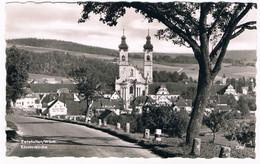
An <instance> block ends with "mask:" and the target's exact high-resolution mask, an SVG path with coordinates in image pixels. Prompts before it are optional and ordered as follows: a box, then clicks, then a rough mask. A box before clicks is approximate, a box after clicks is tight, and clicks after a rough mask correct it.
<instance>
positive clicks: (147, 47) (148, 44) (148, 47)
mask: <svg viewBox="0 0 260 164" xmlns="http://www.w3.org/2000/svg"><path fill="white" fill-rule="evenodd" d="M145 50H149V51H153V45H152V44H151V37H150V36H149V34H148V36H147V37H146V43H145V45H144V51H145Z"/></svg>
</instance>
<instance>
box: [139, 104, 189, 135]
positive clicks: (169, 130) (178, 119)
mask: <svg viewBox="0 0 260 164" xmlns="http://www.w3.org/2000/svg"><path fill="white" fill-rule="evenodd" d="M188 118H189V114H188V113H187V112H186V111H185V110H180V111H174V110H173V109H172V107H155V106H151V107H149V108H148V109H146V110H144V112H143V116H142V120H143V126H144V127H145V128H147V129H150V130H151V132H152V133H154V132H155V129H162V131H163V133H165V134H168V135H170V136H176V137H182V136H183V135H184V133H185V131H186V130H187V126H188Z"/></svg>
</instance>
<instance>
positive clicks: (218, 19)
mask: <svg viewBox="0 0 260 164" xmlns="http://www.w3.org/2000/svg"><path fill="white" fill-rule="evenodd" d="M226 6H227V4H226V5H224V6H223V7H222V8H221V10H220V11H219V13H218V15H217V19H216V20H215V21H214V23H213V24H212V25H211V27H210V28H209V29H208V38H209V36H210V35H211V34H212V32H213V29H214V28H215V27H216V25H217V23H219V21H220V16H221V14H222V12H223V11H224V9H225V7H226Z"/></svg>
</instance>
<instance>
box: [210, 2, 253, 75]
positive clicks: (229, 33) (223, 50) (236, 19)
mask: <svg viewBox="0 0 260 164" xmlns="http://www.w3.org/2000/svg"><path fill="white" fill-rule="evenodd" d="M241 6H242V4H239V5H238V7H237V9H236V11H235V12H234V14H233V16H232V17H231V20H230V22H229V26H228V27H229V28H228V29H227V31H226V32H225V34H224V35H223V37H222V39H221V44H220V45H219V47H218V48H217V51H218V50H220V48H221V52H220V54H219V56H218V59H217V62H216V64H215V66H214V68H213V70H212V71H211V76H212V77H213V78H214V77H215V76H216V75H217V73H218V72H219V71H220V69H221V64H222V61H223V58H224V56H225V54H226V50H227V47H228V44H229V41H230V39H231V37H232V34H233V32H234V30H235V29H236V27H237V24H238V23H239V21H240V20H241V19H242V18H243V17H244V16H245V15H246V14H247V13H248V11H249V10H250V9H251V7H252V3H249V4H248V5H247V6H246V8H245V9H244V10H243V8H242V7H241ZM241 11H242V12H241ZM240 12H241V13H240ZM239 13H240V14H239ZM214 50H215V49H214ZM211 55H212V54H211ZM214 55H215V54H214Z"/></svg>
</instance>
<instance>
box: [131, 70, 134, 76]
mask: <svg viewBox="0 0 260 164" xmlns="http://www.w3.org/2000/svg"><path fill="white" fill-rule="evenodd" d="M130 76H131V77H133V76H134V70H133V69H130Z"/></svg>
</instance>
